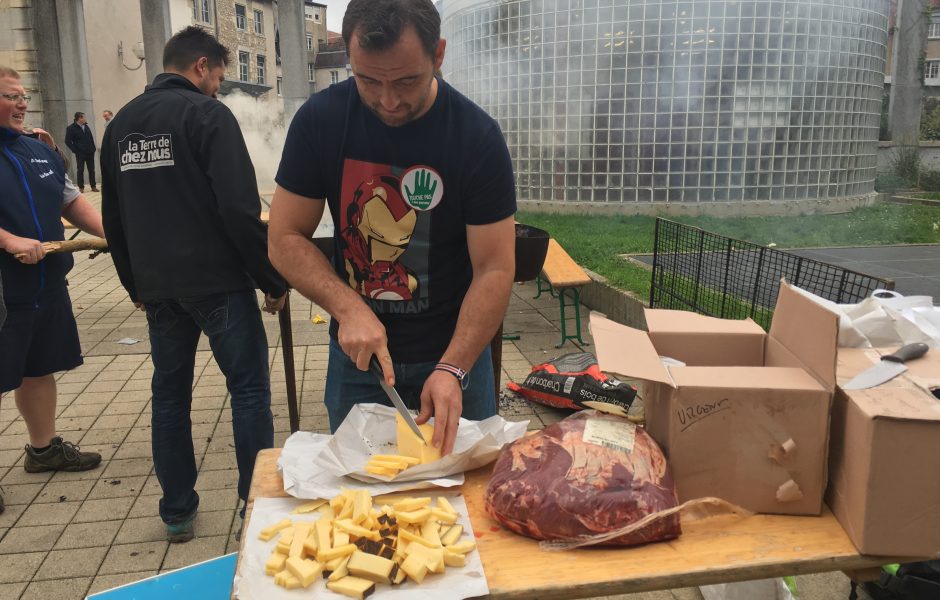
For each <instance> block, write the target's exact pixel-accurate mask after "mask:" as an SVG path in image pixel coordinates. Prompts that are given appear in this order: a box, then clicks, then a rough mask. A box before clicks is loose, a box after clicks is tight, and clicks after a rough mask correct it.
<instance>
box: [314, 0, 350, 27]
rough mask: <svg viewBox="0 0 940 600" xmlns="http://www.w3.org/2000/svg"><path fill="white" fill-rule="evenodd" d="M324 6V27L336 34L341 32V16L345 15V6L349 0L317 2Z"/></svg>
mask: <svg viewBox="0 0 940 600" xmlns="http://www.w3.org/2000/svg"><path fill="white" fill-rule="evenodd" d="M317 2H320V3H321V4H326V27H327V29H329V30H330V31H335V32H336V33H342V32H343V15H344V14H346V5H347V4H349V0H317Z"/></svg>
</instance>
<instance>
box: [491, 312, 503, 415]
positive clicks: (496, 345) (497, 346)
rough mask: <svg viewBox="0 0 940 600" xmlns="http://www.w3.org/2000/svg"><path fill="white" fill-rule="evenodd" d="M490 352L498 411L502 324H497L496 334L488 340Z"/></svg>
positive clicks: (501, 368)
mask: <svg viewBox="0 0 940 600" xmlns="http://www.w3.org/2000/svg"><path fill="white" fill-rule="evenodd" d="M490 354H491V355H492V356H491V358H492V359H493V381H494V383H495V384H496V411H497V412H499V389H500V387H501V382H500V380H501V375H502V370H503V324H502V323H500V324H499V329H497V330H496V335H494V336H493V339H492V340H491V341H490Z"/></svg>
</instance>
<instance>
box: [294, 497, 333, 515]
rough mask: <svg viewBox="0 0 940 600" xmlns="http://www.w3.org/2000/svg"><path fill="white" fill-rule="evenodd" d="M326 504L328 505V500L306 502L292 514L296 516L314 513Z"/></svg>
mask: <svg viewBox="0 0 940 600" xmlns="http://www.w3.org/2000/svg"><path fill="white" fill-rule="evenodd" d="M326 503H327V501H326V500H314V501H313V502H306V503H304V504H301V505H300V506H298V507H297V508H295V509H294V510H292V511H290V512H291V514H294V515H303V514H306V513H312V512H313V511H315V510H317V509H318V508H320V507H321V506H323V505H325V504H326Z"/></svg>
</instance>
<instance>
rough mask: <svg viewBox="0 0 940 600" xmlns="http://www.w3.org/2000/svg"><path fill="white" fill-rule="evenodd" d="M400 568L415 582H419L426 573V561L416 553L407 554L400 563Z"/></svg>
mask: <svg viewBox="0 0 940 600" xmlns="http://www.w3.org/2000/svg"><path fill="white" fill-rule="evenodd" d="M401 570H402V571H404V572H405V573H406V574H407V575H408V577H410V578H411V580H412V581H414V582H415V583H421V582H422V581H424V577H425V575H427V574H428V563H427V562H426V561H425V560H424V559H423V558H422V557H420V556H418V555H414V556H409V557H408V558H406V559H405V562H403V563H401Z"/></svg>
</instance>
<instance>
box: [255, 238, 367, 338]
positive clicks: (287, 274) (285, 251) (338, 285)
mask: <svg viewBox="0 0 940 600" xmlns="http://www.w3.org/2000/svg"><path fill="white" fill-rule="evenodd" d="M270 257H271V263H272V264H273V265H274V268H275V269H277V270H278V272H279V273H281V274H282V275H283V276H284V278H285V279H287V282H288V283H289V284H290V285H291V287H293V288H294V289H295V290H297V291H298V292H300V293H301V294H303V295H304V296H305V297H306V298H308V299H310V300H311V301H313V302H315V303H316V304H317V305H319V306H321V307H322V308H323V309H324V310H325V311H326V312H328V313H329V314H330V315H332V316H333V317H334V318H336V319H337V320H338V321H340V322H342V320H343V315H344V314H349V313H350V312H352V311H355V310H361V309H363V308H366V309H367V310H368V307H367V306H366V305H365V303H364V302H363V301H362V298H361V297H360V296H359V294H357V293H356V292H355V291H354V290H353V289H352V288H351V287H349V286H348V285H347V284H346V283H345V282H344V281H343V280H342V279H340V278H339V277H338V276H337V275H336V272H335V271H334V270H333V266H332V265H330V263H329V261H328V260H327V259H326V256H324V255H323V253H322V252H321V251H320V250H319V249H318V248H317V247H316V246H314V245H313V243H312V242H311V241H310V240H308V239H305V238H304V237H303V236H301V235H299V234H286V235H283V236H280V237H279V238H278V239H277V240H272V243H271V244H270Z"/></svg>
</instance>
